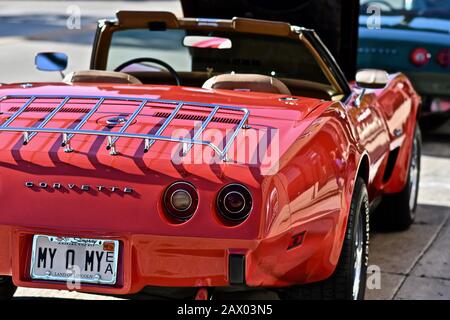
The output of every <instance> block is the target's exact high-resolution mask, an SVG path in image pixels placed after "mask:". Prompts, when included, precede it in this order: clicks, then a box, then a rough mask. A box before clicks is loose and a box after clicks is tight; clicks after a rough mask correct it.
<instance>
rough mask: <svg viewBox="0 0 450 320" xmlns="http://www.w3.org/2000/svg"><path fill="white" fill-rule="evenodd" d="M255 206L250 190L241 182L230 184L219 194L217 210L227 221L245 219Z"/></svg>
mask: <svg viewBox="0 0 450 320" xmlns="http://www.w3.org/2000/svg"><path fill="white" fill-rule="evenodd" d="M252 207H253V200H252V195H251V193H250V191H249V190H248V189H247V188H246V187H244V186H243V185H240V184H229V185H227V186H226V187H224V188H222V190H220V192H219V194H218V195H217V211H218V213H219V214H220V216H221V217H222V218H224V219H225V220H227V221H231V222H234V223H239V222H242V221H244V220H245V219H246V218H247V217H248V215H249V214H250V211H251V210H252Z"/></svg>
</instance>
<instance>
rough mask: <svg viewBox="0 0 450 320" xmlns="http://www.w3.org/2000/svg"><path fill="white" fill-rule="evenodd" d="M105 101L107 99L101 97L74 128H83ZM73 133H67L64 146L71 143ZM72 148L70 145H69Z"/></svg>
mask: <svg viewBox="0 0 450 320" xmlns="http://www.w3.org/2000/svg"><path fill="white" fill-rule="evenodd" d="M103 101H105V98H100V99H99V100H98V101H97V103H96V104H95V106H94V107H93V108H92V109H91V110H90V111H89V112H88V113H87V114H86V115H85V116H84V117H83V119H81V121H80V123H78V124H77V125H76V127H75V128H74V130H79V129H81V127H82V126H83V125H84V124H85V123H86V122H87V121H88V120H89V118H90V117H91V116H92V115H93V114H94V113H95V112H96V111H97V110H98V108H100V106H101V105H102V103H103ZM73 136H74V135H73V133H71V134H69V135H67V137H65V138H64V139H63V143H62V147H65V146H66V145H69V143H70V139H72V137H73ZM69 148H70V147H69Z"/></svg>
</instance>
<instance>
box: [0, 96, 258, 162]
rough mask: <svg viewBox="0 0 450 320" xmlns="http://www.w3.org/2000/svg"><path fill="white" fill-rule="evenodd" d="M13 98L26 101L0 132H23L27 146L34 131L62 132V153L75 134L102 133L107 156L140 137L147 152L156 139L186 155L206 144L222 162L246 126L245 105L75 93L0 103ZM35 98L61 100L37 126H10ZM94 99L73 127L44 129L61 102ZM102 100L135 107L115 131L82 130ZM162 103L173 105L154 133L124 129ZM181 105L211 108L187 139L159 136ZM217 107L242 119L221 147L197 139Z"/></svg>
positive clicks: (32, 97) (69, 150)
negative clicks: (122, 140)
mask: <svg viewBox="0 0 450 320" xmlns="http://www.w3.org/2000/svg"><path fill="white" fill-rule="evenodd" d="M14 99H16V100H17V99H25V100H26V102H25V103H24V104H23V105H22V106H21V107H19V109H18V110H17V111H16V112H15V113H14V114H13V115H11V116H10V117H9V118H8V119H7V120H6V121H5V122H4V123H3V124H2V125H1V126H0V132H2V131H8V132H23V137H24V140H23V144H24V145H27V144H28V143H30V141H31V140H32V139H33V137H34V136H36V135H37V134H38V133H60V134H62V143H61V146H62V147H64V151H65V152H73V149H72V147H71V144H70V140H71V139H72V138H73V136H74V135H76V134H82V135H95V136H104V137H106V138H107V146H106V149H107V150H110V154H111V155H117V154H118V152H117V149H116V142H117V140H118V139H119V138H135V139H143V140H144V153H146V152H148V151H149V149H150V148H151V147H152V146H153V144H154V143H155V142H156V141H166V142H175V143H181V144H182V146H183V149H182V150H183V151H182V155H183V156H186V155H187V154H188V152H189V151H190V150H191V148H192V147H193V145H203V146H207V147H210V148H212V149H213V150H214V152H215V153H216V154H217V155H219V157H220V158H221V159H222V160H223V161H228V156H227V153H228V150H229V149H230V147H231V146H232V143H233V141H234V140H235V139H236V137H237V135H238V134H239V132H240V131H241V130H242V129H246V128H247V127H248V118H249V115H250V112H249V111H248V109H246V108H240V107H233V106H223V105H216V104H206V103H197V102H184V101H177V100H160V99H147V98H136V97H114V96H76V95H70V96H65V95H31V96H30V95H7V96H3V97H0V102H5V101H7V100H14ZM38 99H59V100H61V102H60V103H59V105H58V106H57V107H55V108H54V109H53V110H52V111H51V112H49V113H48V114H47V115H46V117H45V118H44V119H43V120H42V121H41V122H40V123H39V124H38V125H37V126H32V127H13V126H11V123H12V122H13V121H14V120H16V119H17V118H18V117H19V116H20V115H21V114H22V113H23V112H24V111H26V109H27V108H28V107H29V106H30V105H32V104H33V103H34V102H36V101H37V100H38ZM74 99H78V100H80V99H81V100H94V101H95V102H94V103H95V105H94V106H93V107H92V108H91V109H90V110H89V112H88V113H87V114H86V115H85V116H84V117H83V118H82V119H81V121H80V122H79V123H78V124H77V125H76V126H75V127H74V128H73V129H70V128H48V127H46V125H47V124H48V123H49V122H50V120H52V118H53V117H54V116H55V115H56V114H57V113H58V112H59V111H61V109H63V108H64V106H65V105H67V103H68V102H69V101H70V100H74ZM105 101H133V102H136V103H139V106H138V107H137V108H136V109H135V110H134V112H133V113H132V114H131V115H130V116H129V117H128V119H127V121H126V122H125V123H124V124H123V125H122V127H121V128H120V130H119V131H117V132H111V131H99V130H83V129H82V127H83V125H84V124H86V122H87V121H88V120H89V118H90V117H91V116H92V115H93V114H94V113H95V112H96V111H98V109H99V108H100V107H101V106H102V105H103V103H104V102H105ZM151 103H157V104H166V105H173V106H174V109H173V111H172V112H171V113H170V115H169V116H168V117H167V119H166V120H165V121H164V123H163V124H162V125H161V127H160V128H159V129H158V131H157V132H156V133H155V134H140V133H131V132H126V130H127V129H128V127H129V126H130V125H131V124H132V123H133V121H134V120H135V119H136V118H137V117H138V116H139V114H140V112H141V111H142V110H143V109H144V107H145V106H147V105H149V104H151ZM183 106H192V107H202V108H208V109H211V112H210V113H209V115H208V116H207V117H206V119H205V120H204V121H203V122H202V123H201V125H200V127H199V129H198V130H196V131H195V134H194V137H193V138H192V139H190V138H175V137H170V136H164V135H162V134H163V132H164V130H165V129H166V128H167V127H168V126H169V125H170V123H171V122H172V121H173V120H174V119H175V117H176V116H177V114H178V113H179V111H180V110H181V109H182V108H183ZM220 110H231V111H237V112H241V113H242V118H241V119H240V120H239V123H238V124H237V126H236V128H235V130H234V132H233V134H231V136H230V138H229V139H228V141H227V143H226V145H225V147H224V148H223V149H222V150H221V149H220V148H219V147H218V146H217V145H215V144H213V143H212V142H211V141H205V140H199V138H200V136H201V134H202V133H203V132H204V131H205V129H206V128H207V127H208V125H209V124H210V122H211V121H212V120H213V119H214V116H215V115H216V114H217V112H219V111H220Z"/></svg>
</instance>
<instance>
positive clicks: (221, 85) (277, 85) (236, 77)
mask: <svg viewBox="0 0 450 320" xmlns="http://www.w3.org/2000/svg"><path fill="white" fill-rule="evenodd" d="M202 88H204V89H226V90H242V91H253V92H267V93H275V94H285V95H288V96H290V95H291V92H290V91H289V89H288V87H287V86H286V85H285V84H284V83H283V82H281V81H280V80H278V79H276V78H273V77H269V76H264V75H260V74H239V73H235V74H221V75H219V76H215V77H212V78H210V79H208V80H207V81H206V82H205V83H204V84H203V86H202Z"/></svg>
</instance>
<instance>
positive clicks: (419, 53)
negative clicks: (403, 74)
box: [411, 48, 431, 67]
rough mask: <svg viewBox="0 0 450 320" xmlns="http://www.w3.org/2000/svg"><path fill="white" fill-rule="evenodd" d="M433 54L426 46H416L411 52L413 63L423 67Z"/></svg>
mask: <svg viewBox="0 0 450 320" xmlns="http://www.w3.org/2000/svg"><path fill="white" fill-rule="evenodd" d="M430 59H431V54H430V52H428V50H427V49H425V48H416V49H414V50H413V51H412V52H411V63H412V64H413V65H415V66H417V67H422V66H424V65H426V64H428V62H430Z"/></svg>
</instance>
